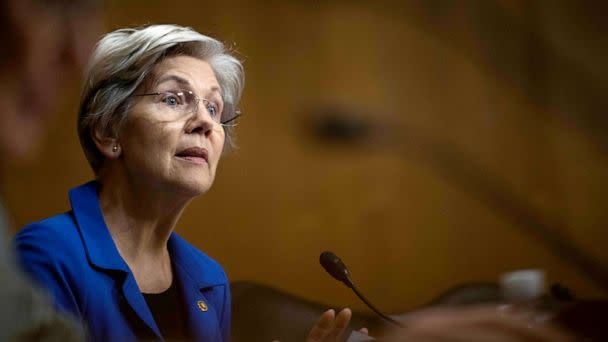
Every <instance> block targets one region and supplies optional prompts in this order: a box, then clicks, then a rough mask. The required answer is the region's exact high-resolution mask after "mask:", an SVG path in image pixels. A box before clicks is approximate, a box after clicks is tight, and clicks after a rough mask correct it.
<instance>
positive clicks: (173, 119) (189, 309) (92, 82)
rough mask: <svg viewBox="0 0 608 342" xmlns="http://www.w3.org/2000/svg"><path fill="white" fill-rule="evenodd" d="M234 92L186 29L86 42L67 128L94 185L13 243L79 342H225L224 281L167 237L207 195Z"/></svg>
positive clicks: (236, 76) (231, 70) (122, 33)
mask: <svg viewBox="0 0 608 342" xmlns="http://www.w3.org/2000/svg"><path fill="white" fill-rule="evenodd" d="M243 83H244V73H243V67H242V65H241V63H240V62H239V61H238V60H237V59H236V58H234V57H233V56H231V55H230V54H229V53H228V52H226V50H225V48H224V46H223V45H222V44H221V43H220V42H218V41H217V40H215V39H213V38H210V37H207V36H204V35H201V34H199V33H197V32H195V31H193V30H191V29H189V28H184V27H179V26H174V25H153V26H147V27H143V28H138V29H122V30H117V31H115V32H112V33H110V34H108V35H106V36H105V37H103V38H102V39H101V41H100V42H99V43H98V45H97V47H96V49H95V51H94V53H93V56H92V59H91V61H90V64H89V70H88V75H87V80H86V83H85V86H84V90H83V95H82V102H81V105H80V112H79V116H78V133H79V136H80V141H81V145H82V147H83V149H84V152H85V155H86V157H87V159H88V161H89V163H90V165H91V167H92V169H93V171H94V172H95V175H96V180H95V181H92V182H90V183H87V184H85V185H82V186H80V187H77V188H75V189H72V190H71V191H70V193H69V196H70V203H71V207H72V210H71V211H69V212H67V213H65V214H62V215H58V216H55V217H52V218H49V219H47V220H43V221H41V222H37V223H34V224H31V225H29V226H27V227H26V228H24V229H23V230H22V231H21V232H20V233H19V234H18V235H17V237H16V247H17V251H18V253H19V256H20V261H21V263H22V265H23V267H24V268H25V269H26V271H27V272H28V273H29V274H30V275H31V276H32V277H33V278H34V279H35V280H36V281H37V282H39V283H40V284H41V285H42V286H43V287H44V288H46V289H47V290H48V291H49V292H50V293H51V295H52V297H53V299H54V301H55V304H56V306H57V307H58V308H59V309H61V310H63V311H66V312H68V313H71V314H73V315H74V316H76V318H78V319H79V320H81V321H82V322H83V323H84V324H85V325H86V328H87V330H88V334H89V339H90V340H95V341H132V340H139V339H179V340H198V341H226V340H228V338H229V334H230V332H229V329H230V291H229V287H228V280H227V278H226V275H225V273H224V271H223V269H222V267H221V266H220V265H219V264H218V263H216V262H215V261H214V260H212V259H211V258H209V257H208V256H206V255H205V254H203V253H202V252H200V251H199V250H197V249H196V248H195V247H194V246H192V245H190V244H188V243H187V242H186V241H185V240H183V239H182V238H181V237H179V236H178V235H177V234H175V233H174V232H173V230H174V227H175V224H176V222H177V221H178V219H179V217H180V215H181V213H182V211H183V210H184V208H185V207H186V205H187V204H188V203H189V202H190V201H191V200H192V199H193V198H195V197H196V196H198V195H201V194H203V193H205V192H206V191H207V190H209V188H210V187H211V185H212V184H213V180H214V178H215V172H216V168H217V164H218V162H219V159H220V155H221V154H222V151H223V150H224V149H226V148H229V147H230V146H231V142H232V134H233V132H232V129H233V126H234V124H235V121H236V120H235V119H236V118H237V117H238V115H239V113H238V111H237V109H236V108H237V105H238V102H239V99H240V97H241V91H242V89H243ZM348 316H349V312H348V311H347V312H346V313H343V314H341V315H338V316H337V317H336V316H334V314H333V311H332V312H330V313H329V314H327V313H326V314H325V315H324V316H322V318H321V320H320V321H319V323H318V326H316V327H314V328H313V332H316V334H317V336H319V334H318V332H319V331H323V334H324V335H327V336H330V335H332V334H333V335H339V332H340V331H341V330H342V329H343V326H344V322H345V321H346V322H348ZM328 326H333V327H335V328H329V329H328V328H327V327H328Z"/></svg>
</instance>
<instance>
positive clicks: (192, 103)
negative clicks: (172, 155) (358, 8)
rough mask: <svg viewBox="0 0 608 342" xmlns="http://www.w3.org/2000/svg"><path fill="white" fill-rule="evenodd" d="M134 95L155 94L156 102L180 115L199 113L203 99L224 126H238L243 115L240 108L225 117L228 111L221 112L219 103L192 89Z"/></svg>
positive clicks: (212, 115) (210, 114)
mask: <svg viewBox="0 0 608 342" xmlns="http://www.w3.org/2000/svg"><path fill="white" fill-rule="evenodd" d="M133 96H155V98H154V101H155V102H158V103H162V104H163V105H165V106H166V107H168V108H170V109H171V110H173V111H175V112H176V113H177V114H178V115H180V116H186V115H188V114H192V113H198V103H199V102H200V101H202V102H203V105H204V106H205V110H206V111H207V113H208V114H209V116H210V117H211V119H213V121H215V122H217V123H218V124H220V125H222V126H224V127H235V126H237V124H238V122H237V119H238V118H239V117H240V116H241V115H242V114H241V111H240V110H235V111H233V113H232V114H231V115H229V117H224V116H225V114H228V113H222V112H220V108H219V106H218V104H217V103H215V102H213V101H209V100H208V99H205V98H201V97H198V96H196V95H195V94H194V92H192V91H191V90H172V91H163V92H156V93H148V94H137V95H133ZM224 112H225V111H224Z"/></svg>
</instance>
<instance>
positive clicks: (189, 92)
mask: <svg viewBox="0 0 608 342" xmlns="http://www.w3.org/2000/svg"><path fill="white" fill-rule="evenodd" d="M167 93H172V91H158V92H155V93H146V94H134V95H133V96H136V97H143V96H159V95H163V94H167ZM179 93H188V94H190V95H192V96H193V97H194V99H195V100H196V107H195V108H194V110H193V111H192V112H191V113H198V108H199V106H198V104H199V102H200V101H201V100H203V104H204V103H205V102H204V101H207V103H212V102H211V101H210V100H209V99H207V98H204V97H199V96H197V95H196V94H195V93H194V92H193V91H192V90H180V91H178V92H176V93H174V94H175V95H179ZM205 110H207V109H205ZM191 113H188V114H191ZM234 114H235V115H234V116H233V117H232V118H230V119H228V120H226V121H224V122H221V121H220V122H218V124H220V126H222V127H230V128H232V127H236V126H238V124H233V125H227V123H228V122H231V121H234V120H236V119H238V118H239V117H241V116H242V115H243V113H242V112H241V111H240V110H238V109H237V110H235V111H234ZM220 117H221V114H220Z"/></svg>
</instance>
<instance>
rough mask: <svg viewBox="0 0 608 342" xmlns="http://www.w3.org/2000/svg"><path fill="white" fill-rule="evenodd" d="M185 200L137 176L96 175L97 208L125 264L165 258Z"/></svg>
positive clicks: (185, 203)
mask: <svg viewBox="0 0 608 342" xmlns="http://www.w3.org/2000/svg"><path fill="white" fill-rule="evenodd" d="M189 201H190V199H189V198H183V197H180V196H178V195H177V194H172V193H170V192H167V191H159V190H158V189H157V188H155V187H153V186H150V185H148V184H145V183H142V182H140V181H139V180H130V179H127V177H124V176H120V175H112V176H111V177H108V176H102V177H100V190H99V202H100V206H101V211H102V213H103V216H104V219H105V222H106V225H107V226H108V229H109V231H110V234H111V235H112V238H113V239H114V242H115V244H116V246H117V248H118V250H119V252H120V254H121V256H122V257H123V258H124V259H125V260H126V261H127V263H129V264H131V263H134V264H140V263H146V262H147V261H154V260H156V261H158V260H159V259H164V258H168V251H167V242H168V240H169V237H170V235H171V233H172V232H173V229H174V227H175V224H176V223H177V220H178V219H179V217H180V215H181V213H182V211H183V210H184V208H185V206H186V205H187V204H188V202H189ZM130 266H131V265H130Z"/></svg>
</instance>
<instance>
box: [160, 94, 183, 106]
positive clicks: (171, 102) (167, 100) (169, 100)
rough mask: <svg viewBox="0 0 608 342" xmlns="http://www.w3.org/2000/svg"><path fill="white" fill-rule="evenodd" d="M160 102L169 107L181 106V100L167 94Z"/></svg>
mask: <svg viewBox="0 0 608 342" xmlns="http://www.w3.org/2000/svg"><path fill="white" fill-rule="evenodd" d="M161 102H163V103H164V104H166V105H168V106H169V107H176V106H178V105H180V104H181V99H180V98H179V96H177V95H175V94H172V93H167V94H164V96H163V97H162V99H161Z"/></svg>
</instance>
